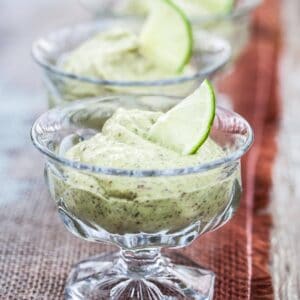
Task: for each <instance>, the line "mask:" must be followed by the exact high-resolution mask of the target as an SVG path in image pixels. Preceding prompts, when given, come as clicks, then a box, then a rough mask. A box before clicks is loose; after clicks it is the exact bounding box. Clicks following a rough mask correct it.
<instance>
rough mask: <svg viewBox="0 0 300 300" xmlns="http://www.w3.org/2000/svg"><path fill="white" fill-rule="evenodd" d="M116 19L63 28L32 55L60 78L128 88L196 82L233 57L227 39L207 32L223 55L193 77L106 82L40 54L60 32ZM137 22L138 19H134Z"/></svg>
mask: <svg viewBox="0 0 300 300" xmlns="http://www.w3.org/2000/svg"><path fill="white" fill-rule="evenodd" d="M114 19H115V18H106V19H105V20H102V21H95V22H85V23H80V24H77V25H75V28H74V26H72V27H70V26H68V27H64V28H61V29H60V30H57V31H54V32H52V33H50V34H49V35H48V36H46V37H44V38H39V39H37V40H36V41H35V42H33V45H32V48H31V55H32V57H33V59H34V61H35V62H36V63H37V64H38V65H39V66H41V67H42V68H43V69H45V70H46V71H49V72H52V73H54V74H56V75H58V76H61V77H65V78H69V79H73V80H78V81H83V82H88V83H91V84H99V85H105V86H109V85H111V86H126V87H133V86H164V85H176V84H178V83H183V82H187V81H192V80H196V79H198V78H203V77H204V78H205V77H207V76H209V75H211V74H213V73H214V72H216V71H217V70H218V69H220V68H221V67H223V66H224V65H225V64H226V63H227V62H228V60H229V58H230V56H231V46H230V44H229V42H228V41H226V40H225V39H222V38H219V37H217V36H213V37H212V36H211V34H210V33H209V32H207V31H205V30H203V32H205V33H207V35H209V36H210V38H211V39H212V38H213V39H214V41H215V43H216V44H218V45H220V46H219V47H220V49H221V50H219V52H220V54H221V55H219V57H218V59H216V61H215V62H214V63H212V64H210V65H209V66H206V67H204V68H202V69H200V70H197V72H195V73H194V74H192V75H189V76H178V77H175V78H174V77H173V78H165V79H157V80H144V81H143V80H106V79H101V78H97V77H89V76H80V75H76V74H74V73H69V72H65V71H63V70H61V69H60V68H58V67H57V66H56V65H54V64H50V63H48V62H47V61H46V60H45V59H44V58H43V57H42V55H41V54H40V51H39V45H41V44H43V43H44V42H45V41H47V39H51V36H53V35H55V34H59V33H60V32H63V31H64V30H71V29H73V30H75V29H76V27H80V26H92V25H94V26H96V25H97V24H100V23H102V22H109V21H113V20H114ZM134 19H135V20H137V19H136V18H134Z"/></svg>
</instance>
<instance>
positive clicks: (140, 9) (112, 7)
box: [80, 0, 261, 106]
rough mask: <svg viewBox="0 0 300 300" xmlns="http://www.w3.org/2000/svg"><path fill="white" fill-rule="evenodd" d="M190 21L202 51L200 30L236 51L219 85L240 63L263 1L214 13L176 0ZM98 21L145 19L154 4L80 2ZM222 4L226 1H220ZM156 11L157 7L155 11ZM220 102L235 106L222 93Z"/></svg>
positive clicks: (244, 1) (245, 0) (246, 0)
mask: <svg viewBox="0 0 300 300" xmlns="http://www.w3.org/2000/svg"><path fill="white" fill-rule="evenodd" d="M172 1H173V2H174V3H175V4H176V5H177V6H178V7H180V8H181V9H182V11H183V12H184V13H185V14H186V15H187V17H188V18H189V19H190V21H191V23H192V25H193V30H194V41H195V44H196V46H197V47H201V46H200V45H201V43H202V42H203V40H201V39H199V37H198V36H197V32H198V29H205V30H207V31H209V32H211V33H213V34H214V35H216V36H219V37H222V38H223V39H225V40H227V41H228V42H229V43H230V45H231V47H232V56H231V59H230V61H229V63H228V64H227V68H226V69H224V71H223V72H219V73H218V76H217V77H216V78H215V80H214V82H215V83H216V84H217V85H218V83H219V81H221V80H222V79H223V78H224V77H226V76H227V75H229V73H230V72H231V71H232V69H233V68H234V64H235V62H236V59H237V58H238V57H239V56H240V55H241V53H242V52H243V50H244V48H245V47H246V45H247V43H248V41H249V38H250V34H251V13H252V12H253V11H254V10H255V9H256V8H257V7H258V6H259V4H260V3H261V0H237V1H231V0H228V1H223V2H224V3H226V2H227V3H228V4H227V7H226V8H223V9H221V10H220V9H218V6H215V7H213V8H212V9H211V10H210V11H208V10H207V9H205V6H204V5H203V4H202V3H203V2H204V3H207V1H206V0H204V1H203V0H193V1H189V3H190V4H187V2H188V1H185V0H172ZM80 2H81V3H82V5H83V6H84V7H86V8H87V9H88V10H89V11H90V12H91V13H92V14H93V15H94V16H95V17H103V16H107V15H115V16H119V17H121V16H122V17H128V16H133V15H134V16H137V15H138V16H140V17H142V18H143V17H145V16H146V15H147V13H148V12H149V10H150V9H153V7H152V6H151V4H152V5H153V3H154V1H153V0H146V1H140V0H104V1H100V0H80ZM220 2H222V1H220ZM154 9H155V7H154ZM218 100H219V102H221V103H222V104H223V105H226V106H231V105H232V100H231V99H230V97H229V96H228V95H226V94H224V93H221V92H219V95H218Z"/></svg>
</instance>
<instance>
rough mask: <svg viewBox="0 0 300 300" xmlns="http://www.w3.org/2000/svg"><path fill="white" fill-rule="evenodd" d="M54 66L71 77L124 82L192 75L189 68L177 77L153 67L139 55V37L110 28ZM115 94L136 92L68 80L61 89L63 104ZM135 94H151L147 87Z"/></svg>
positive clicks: (163, 69) (166, 70)
mask: <svg viewBox="0 0 300 300" xmlns="http://www.w3.org/2000/svg"><path fill="white" fill-rule="evenodd" d="M58 64H59V67H60V68H62V69H63V70H64V71H66V72H68V73H71V74H76V75H79V76H86V77H91V78H98V79H103V80H110V81H124V80H126V81H127V82H128V81H149V80H158V79H166V78H169V79H170V78H176V77H178V76H179V75H180V76H182V75H190V74H193V73H194V72H195V70H194V69H193V67H192V66H191V65H189V64H188V65H186V66H185V67H184V69H183V70H182V71H181V72H180V73H178V72H175V71H174V70H172V69H168V68H163V67H162V65H161V64H156V63H154V62H153V61H152V60H150V59H148V58H147V56H145V55H144V54H143V51H142V50H141V46H140V41H139V37H138V36H137V35H136V34H135V33H134V32H131V31H128V30H126V29H122V28H112V29H109V30H107V31H104V32H101V33H98V34H96V35H95V36H92V37H91V38H90V39H88V40H87V41H85V42H84V43H82V44H81V45H79V46H78V47H77V48H76V49H74V51H72V52H70V53H69V54H67V55H65V56H64V57H62V58H61V60H60V61H59V63H58ZM179 88H180V89H181V90H182V89H183V88H184V87H183V86H179ZM185 88H186V90H190V89H191V84H186V87H185ZM172 89H174V87H172ZM117 92H126V93H128V92H137V87H134V88H130V87H126V88H125V87H122V86H120V85H115V86H114V85H109V86H106V85H96V84H89V83H86V82H83V81H82V82H79V81H72V80H70V81H68V82H66V84H65V87H64V95H65V96H66V97H65V98H66V99H65V100H72V99H76V98H77V99H79V98H87V97H93V96H98V95H105V94H108V93H110V94H111V93H117ZM138 92H139V93H147V92H151V87H150V91H149V87H148V88H147V87H141V88H139V89H138ZM172 92H174V91H172Z"/></svg>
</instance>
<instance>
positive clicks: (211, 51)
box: [32, 18, 231, 107]
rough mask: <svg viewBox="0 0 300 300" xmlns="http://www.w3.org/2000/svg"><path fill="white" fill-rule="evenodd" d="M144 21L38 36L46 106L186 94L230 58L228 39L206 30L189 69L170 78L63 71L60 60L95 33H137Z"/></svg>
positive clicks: (102, 23)
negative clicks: (129, 96) (93, 99)
mask: <svg viewBox="0 0 300 300" xmlns="http://www.w3.org/2000/svg"><path fill="white" fill-rule="evenodd" d="M142 24H143V21H142V20H140V19H138V18H128V19H127V18H126V19H118V18H110V19H103V20H101V21H98V22H92V23H87V24H80V25H75V26H72V27H70V28H64V29H61V30H59V31H57V32H53V33H52V34H50V35H49V36H47V37H45V38H41V39H38V40H37V41H36V42H34V44H33V47H32V55H33V58H34V60H35V61H36V62H37V64H38V65H39V66H40V67H41V69H42V70H43V72H44V82H45V87H46V90H47V93H48V99H49V106H50V107H53V106H56V105H58V104H61V103H64V102H69V101H73V100H78V99H86V98H90V97H95V96H104V95H111V94H120V93H121V94H122V93H125V94H145V93H146V94H160V95H161V94H162V95H169V96H170V95H171V96H182V97H185V96H187V95H189V94H190V93H191V92H192V91H194V89H195V88H196V87H197V86H199V85H200V83H201V82H202V81H203V80H204V79H205V78H207V77H212V76H213V74H214V73H215V72H216V71H217V70H219V69H220V68H221V67H222V66H223V65H225V64H226V62H227V61H228V60H229V58H230V54H231V49H230V45H229V43H228V42H226V41H224V40H223V39H220V38H217V37H214V36H211V34H209V33H207V32H205V31H199V32H198V34H197V35H198V40H199V43H197V45H195V47H194V48H195V49H194V53H193V56H192V59H191V63H190V65H191V70H190V71H189V72H188V73H185V74H178V75H176V76H175V75H174V77H172V78H153V79H152V80H135V81H132V80H128V78H122V79H121V80H113V79H105V80H104V79H102V78H97V77H88V76H80V75H78V74H75V73H68V72H65V71H64V70H63V68H62V67H61V66H60V63H61V61H62V59H63V58H65V57H66V56H67V55H68V53H69V52H70V51H72V50H74V49H75V48H77V47H78V46H79V45H81V44H82V43H83V42H84V41H86V40H87V39H89V38H90V37H92V36H94V35H95V34H96V33H99V32H103V31H107V30H111V29H113V28H126V29H128V30H131V31H133V32H136V33H137V34H138V33H139V31H140V30H141V27H142Z"/></svg>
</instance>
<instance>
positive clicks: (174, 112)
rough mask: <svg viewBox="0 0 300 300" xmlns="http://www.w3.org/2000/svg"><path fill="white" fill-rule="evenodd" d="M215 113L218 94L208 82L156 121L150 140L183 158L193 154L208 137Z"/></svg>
mask: <svg viewBox="0 0 300 300" xmlns="http://www.w3.org/2000/svg"><path fill="white" fill-rule="evenodd" d="M215 111H216V99H215V93H214V90H213V87H212V85H211V84H210V82H209V81H208V80H205V81H204V82H203V83H202V84H201V86H200V87H199V88H198V89H196V90H195V92H194V93H193V94H191V95H190V96H188V97H187V98H185V99H184V100H182V101H181V102H180V103H179V104H177V105H176V106H175V107H173V108H172V109H171V110H169V111H168V112H167V113H165V114H164V115H163V116H161V117H160V118H159V119H158V120H157V122H156V123H155V124H154V125H153V126H152V127H151V129H150V131H149V134H148V138H149V139H150V140H152V141H153V142H155V143H158V144H160V145H162V146H164V147H167V148H170V149H172V150H175V151H177V152H180V153H181V154H183V155H188V154H194V153H195V152H197V151H198V149H199V148H200V147H201V146H202V145H203V143H204V142H205V141H206V140H207V138H208V136H209V133H210V131H211V127H212V125H213V121H214V117H215Z"/></svg>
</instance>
